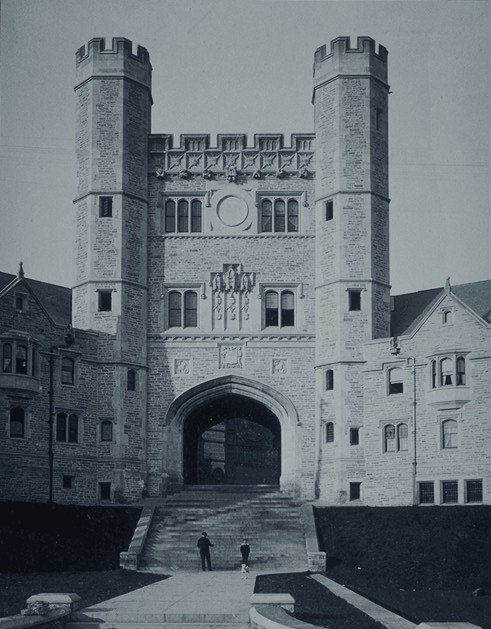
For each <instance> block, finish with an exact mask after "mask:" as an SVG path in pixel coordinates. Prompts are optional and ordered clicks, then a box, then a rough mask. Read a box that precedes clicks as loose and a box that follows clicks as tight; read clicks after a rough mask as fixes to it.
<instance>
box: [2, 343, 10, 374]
mask: <svg viewBox="0 0 491 629" xmlns="http://www.w3.org/2000/svg"><path fill="white" fill-rule="evenodd" d="M2 371H3V372H4V373H12V345H11V344H10V343H4V344H3V352H2Z"/></svg>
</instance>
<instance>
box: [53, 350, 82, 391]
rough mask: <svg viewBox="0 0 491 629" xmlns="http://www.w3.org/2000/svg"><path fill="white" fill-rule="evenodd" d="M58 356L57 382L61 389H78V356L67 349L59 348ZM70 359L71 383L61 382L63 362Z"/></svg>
mask: <svg viewBox="0 0 491 629" xmlns="http://www.w3.org/2000/svg"><path fill="white" fill-rule="evenodd" d="M59 351H60V355H59V357H58V359H57V362H58V369H59V376H58V381H59V382H60V384H61V385H62V386H63V387H78V384H79V378H80V354H79V353H78V352H74V351H71V350H69V349H63V348H60V350H59ZM65 359H70V360H72V361H73V363H72V364H73V382H63V361H64V360H65Z"/></svg>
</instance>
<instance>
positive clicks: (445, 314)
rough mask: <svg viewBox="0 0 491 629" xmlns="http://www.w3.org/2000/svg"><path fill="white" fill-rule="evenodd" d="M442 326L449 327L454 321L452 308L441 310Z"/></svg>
mask: <svg viewBox="0 0 491 629" xmlns="http://www.w3.org/2000/svg"><path fill="white" fill-rule="evenodd" d="M441 314H442V325H451V324H452V323H453V320H454V314H455V313H454V309H453V308H448V307H447V308H442V310H441Z"/></svg>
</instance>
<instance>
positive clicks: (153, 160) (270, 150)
mask: <svg viewBox="0 0 491 629" xmlns="http://www.w3.org/2000/svg"><path fill="white" fill-rule="evenodd" d="M314 139H315V135H314V134H313V133H302V134H292V136H291V138H290V145H285V142H284V136H283V134H281V133H264V134H263V133H261V134H255V135H254V144H252V145H248V142H247V135H246V134H243V133H234V134H227V133H220V134H218V136H217V143H216V146H212V144H211V141H210V135H208V134H184V135H181V136H180V144H179V146H174V136H173V135H165V134H152V135H151V136H150V138H149V165H150V172H151V173H152V174H154V175H155V176H156V177H157V178H164V177H171V178H174V177H175V178H181V179H186V178H188V177H190V176H198V175H201V176H203V177H204V178H205V179H212V178H214V177H219V176H224V177H227V178H228V179H229V180H230V181H235V179H236V178H237V177H238V176H239V175H244V176H251V177H254V178H256V179H261V178H263V177H279V178H282V177H285V178H288V177H291V176H297V177H302V178H306V179H307V178H309V177H310V176H312V175H313V173H314V170H315V167H314Z"/></svg>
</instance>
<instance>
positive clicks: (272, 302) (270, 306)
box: [264, 290, 278, 327]
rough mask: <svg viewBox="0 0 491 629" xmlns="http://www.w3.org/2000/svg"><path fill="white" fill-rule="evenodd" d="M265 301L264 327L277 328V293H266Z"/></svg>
mask: <svg viewBox="0 0 491 629" xmlns="http://www.w3.org/2000/svg"><path fill="white" fill-rule="evenodd" d="M264 301H265V305H266V307H265V315H266V316H265V322H264V323H265V326H266V327H276V326H278V293H277V292H275V291H272V290H270V291H268V292H267V293H266V295H265V296H264Z"/></svg>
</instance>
